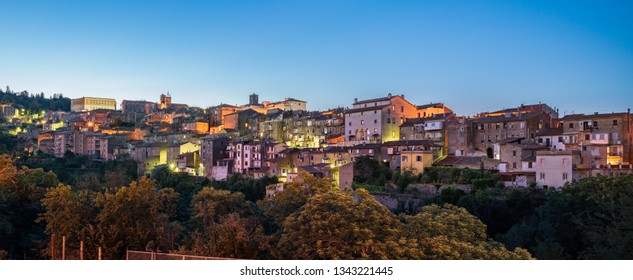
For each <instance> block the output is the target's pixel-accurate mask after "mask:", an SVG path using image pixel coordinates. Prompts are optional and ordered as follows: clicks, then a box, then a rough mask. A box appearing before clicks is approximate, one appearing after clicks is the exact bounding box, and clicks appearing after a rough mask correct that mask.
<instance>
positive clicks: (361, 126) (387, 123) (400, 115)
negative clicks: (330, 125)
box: [345, 93, 417, 145]
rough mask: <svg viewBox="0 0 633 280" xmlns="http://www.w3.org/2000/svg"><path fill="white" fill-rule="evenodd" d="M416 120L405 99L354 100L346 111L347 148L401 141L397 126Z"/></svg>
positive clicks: (398, 96)
mask: <svg viewBox="0 0 633 280" xmlns="http://www.w3.org/2000/svg"><path fill="white" fill-rule="evenodd" d="M415 116H417V108H416V106H415V105H413V104H411V103H410V102H408V101H406V100H405V99H404V95H395V96H392V95H391V93H390V94H388V95H387V97H383V98H376V99H367V100H360V101H359V100H358V99H355V100H354V104H353V108H352V109H349V110H346V111H345V133H346V134H345V138H346V144H347V145H356V144H361V143H383V142H387V141H395V140H399V139H400V125H401V124H403V123H404V121H405V119H407V118H413V117H415Z"/></svg>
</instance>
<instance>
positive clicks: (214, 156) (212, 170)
mask: <svg viewBox="0 0 633 280" xmlns="http://www.w3.org/2000/svg"><path fill="white" fill-rule="evenodd" d="M228 144H229V139H228V138H226V137H222V136H219V135H207V136H205V137H203V138H202V144H201V145H200V163H201V165H202V169H203V173H202V174H201V175H202V176H206V177H207V178H209V179H215V180H222V179H225V178H226V176H218V177H215V176H217V174H224V172H216V169H218V170H219V169H226V168H227V164H226V163H227V162H226V161H224V160H225V159H226V158H228V152H227V147H228ZM221 164H224V165H221ZM227 173H228V171H227Z"/></svg>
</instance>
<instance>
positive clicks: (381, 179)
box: [354, 157, 394, 186]
mask: <svg viewBox="0 0 633 280" xmlns="http://www.w3.org/2000/svg"><path fill="white" fill-rule="evenodd" d="M393 174H394V173H393V172H392V171H391V170H390V169H389V167H387V166H385V165H383V164H381V163H380V162H378V161H376V160H374V159H373V158H371V157H358V158H356V161H355V162H354V182H357V183H361V184H368V185H374V186H384V185H385V184H386V183H387V181H390V180H392V176H393Z"/></svg>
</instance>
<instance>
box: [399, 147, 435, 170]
mask: <svg viewBox="0 0 633 280" xmlns="http://www.w3.org/2000/svg"><path fill="white" fill-rule="evenodd" d="M431 165H433V152H432V151H417V150H414V151H400V172H405V171H411V172H412V173H413V175H418V174H421V173H424V168H426V167H430V166H431Z"/></svg>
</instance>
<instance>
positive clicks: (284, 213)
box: [257, 173, 334, 226]
mask: <svg viewBox="0 0 633 280" xmlns="http://www.w3.org/2000/svg"><path fill="white" fill-rule="evenodd" d="M333 188H334V186H333V185H332V183H331V182H329V181H327V179H319V178H316V177H314V176H312V175H310V174H308V173H302V174H300V178H299V179H298V180H295V181H294V182H291V183H285V184H283V189H282V190H281V191H276V192H275V193H274V194H273V195H271V196H268V197H266V198H265V199H263V200H261V201H259V202H258V203H257V204H258V205H259V206H260V207H261V208H262V209H263V210H264V214H265V215H266V216H268V217H270V218H272V219H273V220H274V222H275V223H276V224H277V225H279V226H281V225H282V224H283V222H284V220H285V219H286V217H288V216H289V215H290V214H292V213H294V212H296V211H297V210H299V209H300V208H301V207H302V206H303V205H304V204H305V203H306V202H307V201H308V199H309V198H310V197H312V196H313V195H315V194H317V193H321V192H325V191H328V190H331V189H333Z"/></svg>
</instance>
